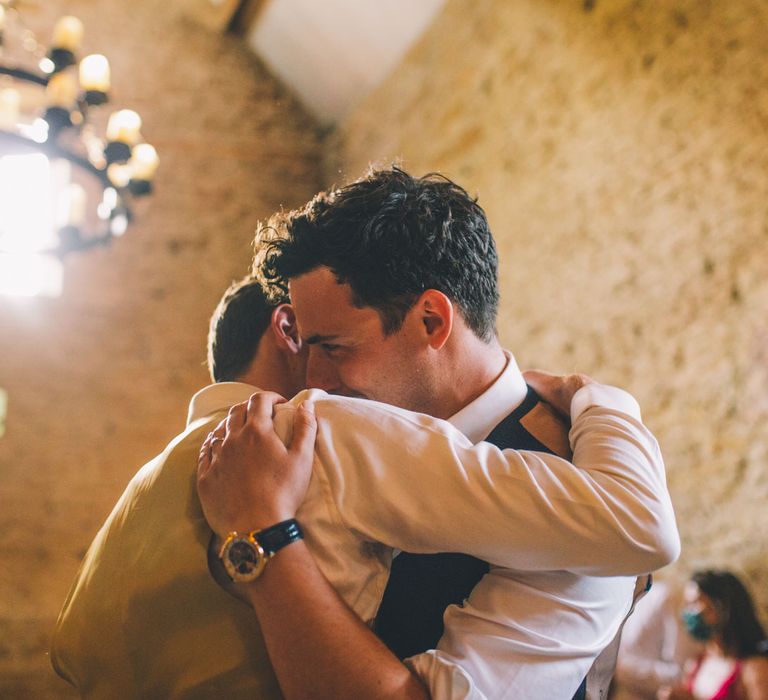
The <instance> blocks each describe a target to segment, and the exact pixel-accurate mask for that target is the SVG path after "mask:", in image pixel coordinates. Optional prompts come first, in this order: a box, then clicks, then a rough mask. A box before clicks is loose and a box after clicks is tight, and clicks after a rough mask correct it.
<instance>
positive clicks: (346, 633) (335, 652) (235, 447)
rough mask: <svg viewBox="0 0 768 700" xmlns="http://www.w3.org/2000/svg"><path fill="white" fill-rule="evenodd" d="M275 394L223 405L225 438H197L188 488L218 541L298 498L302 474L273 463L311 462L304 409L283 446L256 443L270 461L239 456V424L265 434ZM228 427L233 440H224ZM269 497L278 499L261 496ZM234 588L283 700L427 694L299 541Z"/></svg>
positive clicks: (278, 516)
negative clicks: (197, 455) (194, 472)
mask: <svg viewBox="0 0 768 700" xmlns="http://www.w3.org/2000/svg"><path fill="white" fill-rule="evenodd" d="M278 398H279V397H276V395H274V394H273V395H269V394H259V395H255V396H253V397H251V400H250V401H249V402H248V408H247V409H246V408H245V405H243V404H241V405H240V406H237V407H235V408H233V410H232V411H231V412H230V415H229V417H228V418H227V430H228V432H227V437H228V440H227V442H226V444H225V443H224V441H223V440H221V439H218V438H216V439H212V436H209V438H208V440H206V442H205V443H204V444H203V448H202V451H201V461H200V466H199V468H198V492H199V494H200V500H201V503H202V506H203V510H204V512H205V516H206V518H207V520H208V522H209V524H210V525H211V527H212V528H213V530H214V532H216V534H217V535H218V536H219V538H224V537H226V535H227V534H228V533H230V532H249V531H251V530H260V529H263V528H265V527H269V526H271V525H274V524H275V523H278V522H281V521H283V520H286V519H288V518H290V517H293V515H294V514H295V512H296V509H297V508H298V506H299V504H300V502H301V497H302V495H303V492H304V491H305V490H306V483H307V481H308V479H309V471H308V470H304V471H300V470H294V471H290V470H288V469H282V468H280V467H282V466H285V465H287V464H289V463H291V462H294V463H300V462H302V461H303V462H304V463H305V464H311V461H312V448H313V444H314V437H315V430H316V423H315V420H314V417H313V415H312V413H311V411H309V410H307V409H306V408H301V409H299V410H298V411H296V413H295V424H294V434H293V437H292V440H291V442H290V445H289V447H287V448H286V447H284V445H283V443H282V442H281V441H280V440H279V439H278V438H277V436H276V435H275V434H274V433H272V434H271V436H270V437H272V438H273V439H272V440H271V441H269V442H264V441H262V442H260V443H259V446H258V452H259V453H260V455H261V457H262V461H263V463H264V464H270V465H273V466H275V467H277V468H275V469H258V470H254V469H253V468H252V467H253V463H252V460H249V459H248V458H247V457H249V456H250V453H249V448H251V449H252V448H253V444H252V443H251V444H248V445H247V443H249V442H250V441H249V440H248V438H247V437H243V435H244V433H246V432H247V431H245V430H244V427H245V424H246V422H247V423H248V424H250V425H251V426H253V425H256V424H259V423H260V426H261V428H262V429H264V430H265V432H269V431H271V430H272V428H271V425H272V423H271V416H272V406H273V405H274V403H275V402H276V401H277V400H278ZM233 434H234V435H235V436H236V437H237V438H239V439H234V440H233V439H231V437H232V436H233ZM246 445H247V446H246ZM244 446H245V447H244ZM244 456H246V458H243V457H244ZM224 465H226V466H224ZM277 494H282V495H283V496H284V497H283V498H272V497H270V496H271V495H277ZM291 496H293V498H292V497H291ZM235 587H236V588H237V589H238V591H237V595H238V597H240V598H244V599H246V600H247V601H249V602H250V603H251V605H252V606H253V608H254V610H255V612H256V615H257V617H258V619H259V625H260V627H261V630H262V633H263V635H264V639H265V642H266V645H267V650H268V653H269V657H270V661H271V662H272V666H273V668H274V670H275V673H276V675H277V678H278V681H279V683H280V688H281V690H282V692H283V694H284V696H285V698H286V700H305V699H306V698H309V697H311V698H313V700H360V699H361V698H365V699H366V700H377V699H378V698H381V699H382V700H383V699H384V698H387V700H428V698H429V694H428V693H427V691H426V689H425V688H424V686H423V685H422V684H421V682H420V681H419V679H418V678H417V677H416V676H415V675H414V674H412V673H411V672H410V671H409V670H408V668H407V667H406V666H404V665H403V664H402V663H401V662H400V661H399V660H398V659H397V658H396V657H395V656H394V655H393V654H392V652H391V651H389V649H387V647H386V646H385V645H384V644H383V643H382V642H381V641H380V640H379V639H378V637H376V636H375V635H374V634H373V632H371V630H370V629H369V628H368V627H366V626H365V624H363V622H362V621H361V620H360V618H359V617H358V616H357V615H355V614H354V613H353V612H352V611H351V610H350V609H349V607H347V605H346V604H345V603H344V601H342V599H341V598H340V597H339V595H338V594H337V593H336V591H334V590H333V588H332V587H331V585H330V584H329V583H328V581H327V579H326V578H325V577H324V576H323V574H322V572H321V571H320V569H319V568H318V567H317V564H316V563H315V560H314V558H313V557H312V555H311V553H310V552H309V550H308V549H307V547H306V545H305V543H304V542H303V541H298V542H294V543H292V544H290V545H288V546H286V547H284V548H283V549H281V550H280V551H279V552H278V553H277V554H276V555H275V556H274V557H273V558H271V559H270V560H269V562H268V563H267V566H266V568H265V570H264V572H263V573H262V575H261V576H260V577H259V578H257V579H256V580H255V581H253V582H251V583H239V584H235Z"/></svg>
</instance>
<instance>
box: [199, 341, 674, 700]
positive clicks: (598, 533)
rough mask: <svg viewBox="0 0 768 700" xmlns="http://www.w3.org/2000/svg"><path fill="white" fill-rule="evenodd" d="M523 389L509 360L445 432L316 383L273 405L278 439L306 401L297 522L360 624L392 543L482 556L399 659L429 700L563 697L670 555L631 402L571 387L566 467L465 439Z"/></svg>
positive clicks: (661, 493) (657, 463)
mask: <svg viewBox="0 0 768 700" xmlns="http://www.w3.org/2000/svg"><path fill="white" fill-rule="evenodd" d="M236 386H237V385H216V386H214V387H209V388H208V389H206V390H204V392H206V394H205V396H199V395H198V396H196V397H195V399H193V405H192V407H191V417H192V418H193V419H194V417H195V415H201V413H202V411H203V410H205V411H206V412H209V411H210V410H211V408H214V405H213V404H215V399H216V398H217V397H216V396H214V395H213V394H212V393H211V392H215V393H218V392H221V394H222V398H225V396H224V395H226V399H227V400H231V399H233V398H236V397H234V396H233V394H236V393H237V390H236V388H235V387H236ZM239 387H245V385H239ZM240 390H241V391H242V390H243V389H240ZM524 396H525V384H524V381H523V379H522V376H521V374H520V371H519V369H518V368H517V365H516V364H515V362H514V358H512V357H511V355H510V356H509V360H508V364H507V368H506V369H505V371H504V372H503V373H502V375H501V376H500V377H499V379H498V380H497V381H496V382H495V383H494V385H493V386H491V387H490V388H489V389H488V391H486V392H485V393H484V394H483V395H482V396H480V397H479V398H478V399H476V400H475V401H473V402H472V403H471V404H470V405H469V406H467V407H465V408H464V409H463V410H462V411H460V412H459V413H458V414H456V416H454V418H453V419H452V421H451V422H452V423H454V424H455V426H456V427H454V426H453V425H451V424H450V423H448V422H445V421H440V420H437V419H435V418H431V417H429V416H425V415H422V414H415V413H411V412H409V411H405V410H402V409H399V408H396V407H393V406H389V405H386V404H379V403H375V402H370V401H364V400H361V399H348V398H342V397H333V396H329V395H327V394H325V393H324V392H321V391H318V390H311V391H307V392H302V393H301V394H299V395H298V396H297V397H294V399H292V400H291V401H290V402H288V403H287V404H282V405H280V406H279V407H278V408H277V411H276V419H275V424H276V430H277V432H278V434H279V435H280V436H281V437H283V438H284V439H288V437H289V434H290V431H291V426H292V415H293V410H294V409H295V407H296V406H297V405H298V404H300V403H301V402H303V401H305V400H310V401H312V402H313V403H314V406H315V413H316V415H317V418H318V435H317V442H316V447H315V461H314V464H313V475H312V479H311V480H310V484H309V489H308V493H307V498H306V500H305V502H304V504H303V505H302V507H301V508H300V509H299V512H298V514H297V517H298V519H299V520H300V522H301V523H302V526H303V528H304V531H305V538H306V540H307V544H308V546H309V547H310V549H311V551H312V552H313V554H314V556H315V559H316V561H317V564H318V566H319V567H320V569H321V570H322V572H323V574H324V575H325V576H326V577H327V578H328V580H329V581H330V583H331V585H333V587H334V588H335V589H336V590H337V591H338V592H339V593H340V595H341V596H342V598H343V599H344V600H345V601H346V602H347V604H349V605H350V606H351V607H352V609H353V610H354V611H355V612H356V613H357V614H358V615H359V616H360V617H361V618H362V619H364V620H372V619H373V617H374V616H375V614H376V610H377V609H378V606H379V603H380V601H381V597H382V594H383V591H384V587H385V585H386V582H387V578H388V573H389V565H390V563H391V557H392V551H393V549H402V550H405V551H409V552H415V553H434V552H445V551H459V552H464V553H467V554H471V555H474V556H476V557H479V558H481V559H484V560H485V561H488V562H489V563H491V565H492V570H491V572H490V573H489V574H488V575H486V576H485V577H484V578H483V580H482V581H481V582H480V583H479V584H478V586H476V588H475V589H474V591H473V592H472V595H471V597H470V599H469V601H468V602H467V604H465V605H464V606H463V607H461V608H460V607H457V606H451V607H450V608H449V610H448V611H447V612H446V616H445V621H446V627H445V634H444V636H443V638H442V640H441V641H440V644H439V645H438V649H437V650H434V651H430V652H427V653H425V654H421V655H419V656H417V657H413V658H412V659H411V660H410V661H409V663H410V664H411V666H412V668H413V669H414V670H415V671H416V673H418V674H419V675H420V676H421V678H422V679H423V680H424V682H425V683H426V684H427V685H428V687H429V689H430V692H431V694H432V697H433V698H435V699H436V700H441V699H442V698H451V699H452V700H453V699H458V698H474V699H477V700H480V699H483V698H488V699H490V698H512V697H515V698H519V697H525V698H529V699H531V698H542V699H544V698H546V700H551V699H552V698H566V699H568V698H570V697H571V696H572V695H573V693H574V692H575V690H576V688H577V687H578V685H579V684H580V683H581V680H582V679H583V677H584V676H585V675H586V673H587V671H588V669H589V667H590V666H591V664H592V661H593V660H594V658H595V657H596V656H597V654H598V653H599V652H600V650H602V648H603V647H604V646H605V645H607V644H608V643H609V642H610V641H611V639H612V638H613V636H614V634H615V632H616V630H617V629H618V626H619V624H620V623H621V621H622V620H623V618H624V616H625V614H626V612H627V609H628V607H629V604H630V601H631V597H632V591H633V587H634V576H636V575H638V574H641V573H645V572H647V571H650V570H653V569H656V568H658V567H660V566H664V565H665V564H667V563H669V562H670V561H671V560H673V559H674V558H675V557H676V556H677V554H678V552H679V539H678V534H677V529H676V525H675V520H674V513H673V510H672V505H671V502H670V500H669V494H668V492H667V488H666V483H665V477H664V465H663V461H662V458H661V455H660V453H659V450H658V445H657V443H656V441H655V439H654V438H653V436H652V435H651V434H650V432H649V431H648V430H647V429H646V428H645V427H644V426H643V425H642V423H641V421H640V413H639V408H638V406H637V403H636V402H635V401H634V399H633V398H632V397H631V396H630V395H629V394H626V393H625V392H623V391H621V390H619V389H615V388H613V387H606V386H602V385H596V384H593V385H589V386H587V387H584V388H583V389H581V390H580V391H579V392H578V393H577V394H576V396H575V397H574V402H573V405H572V421H573V427H572V429H571V435H570V436H571V444H572V448H573V450H574V457H573V462H574V464H575V465H576V466H575V467H574V466H573V465H572V464H570V463H569V462H566V461H565V460H563V459H560V458H559V457H556V456H554V455H548V454H543V453H535V452H516V451H513V450H500V449H498V448H496V447H494V446H493V445H490V444H488V443H482V444H480V445H477V446H473V444H472V440H478V439H480V438H482V437H485V436H486V435H488V434H489V433H490V432H491V430H492V429H493V428H494V427H495V425H496V424H497V423H498V422H499V421H500V420H502V419H503V418H504V417H505V416H506V415H507V414H508V413H510V412H511V411H512V410H513V409H514V408H515V407H516V406H517V405H518V404H519V403H520V402H521V401H522V399H523V398H524ZM244 398H247V397H245V396H242V397H241V398H240V399H239V400H243V399H244ZM219 407H220V406H219ZM459 429H460V430H462V431H466V434H464V433H463V432H459Z"/></svg>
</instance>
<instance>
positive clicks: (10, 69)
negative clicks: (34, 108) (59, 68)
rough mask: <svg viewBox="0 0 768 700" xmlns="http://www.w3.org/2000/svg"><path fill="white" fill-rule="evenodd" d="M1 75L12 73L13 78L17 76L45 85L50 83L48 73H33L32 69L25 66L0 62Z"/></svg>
mask: <svg viewBox="0 0 768 700" xmlns="http://www.w3.org/2000/svg"><path fill="white" fill-rule="evenodd" d="M0 75H10V76H11V77H12V78H16V79H17V80H25V81H27V82H28V83H35V84H37V85H42V86H43V87H46V86H47V85H48V80H49V77H50V76H47V75H39V74H37V73H33V72H32V71H28V70H26V69H25V68H16V67H14V66H4V65H2V64H0Z"/></svg>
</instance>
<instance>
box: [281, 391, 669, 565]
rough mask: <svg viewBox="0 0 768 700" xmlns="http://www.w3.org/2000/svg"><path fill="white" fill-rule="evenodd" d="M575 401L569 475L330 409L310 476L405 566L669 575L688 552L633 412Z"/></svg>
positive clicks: (365, 409)
mask: <svg viewBox="0 0 768 700" xmlns="http://www.w3.org/2000/svg"><path fill="white" fill-rule="evenodd" d="M529 381H530V377H529ZM540 388H542V387H540ZM571 396H573V408H574V410H573V427H572V429H571V433H570V438H571V444H572V446H573V463H570V462H568V461H567V460H565V459H561V458H559V457H557V456H554V455H550V454H544V453H538V452H526V451H515V450H500V449H498V448H496V447H494V446H493V445H490V444H488V443H481V444H479V445H472V444H470V443H469V441H468V440H467V439H466V438H465V437H464V436H463V435H461V434H460V433H458V431H456V430H455V429H454V428H453V427H452V426H450V425H449V424H448V423H446V422H444V421H438V420H436V419H433V418H429V417H427V416H423V415H419V414H413V413H409V412H407V411H402V410H400V409H397V408H394V407H391V406H383V405H380V404H371V403H370V402H362V401H349V400H341V399H337V398H333V397H327V396H321V398H319V399H317V400H316V401H315V408H316V412H317V416H318V439H317V446H316V455H317V458H316V469H315V472H316V475H317V477H318V478H319V479H323V480H325V481H326V484H325V485H326V486H327V488H326V489H325V491H326V492H327V493H329V494H331V497H332V499H333V501H334V503H333V505H334V507H335V509H336V510H337V511H338V514H339V517H340V518H341V520H342V521H343V522H344V524H345V525H346V526H347V527H348V528H349V529H351V530H352V531H354V532H357V533H359V534H360V536H361V537H363V538H364V539H368V540H371V541H375V542H382V543H384V544H386V545H388V546H390V547H394V548H397V549H402V550H405V551H408V552H414V553H431V552H464V553H467V554H472V555H473V556H476V557H479V558H481V559H484V560H485V561H488V562H490V563H492V564H496V565H498V566H504V567H508V568H513V569H524V570H527V571H537V570H539V571H547V570H559V569H567V570H569V571H573V572H575V573H581V574H587V575H593V576H624V575H630V576H631V575H639V574H643V573H647V572H649V571H652V570H655V569H658V568H660V567H662V566H664V565H666V564H668V563H670V562H671V561H673V560H674V559H675V558H676V557H677V555H678V553H679V546H680V543H679V537H678V533H677V527H676V524H675V517H674V511H673V508H672V503H671V500H670V497H669V492H668V490H667V486H666V480H665V474H664V463H663V460H662V457H661V454H660V451H659V448H658V444H657V442H656V440H655V438H654V437H653V435H652V434H651V433H650V431H649V430H648V429H647V428H646V427H645V426H644V425H643V424H642V422H641V420H640V412H639V408H638V407H637V403H636V402H635V401H634V399H633V398H632V397H631V396H630V395H629V394H627V393H626V392H623V391H621V390H620V389H616V388H614V387H607V386H603V385H598V384H590V385H588V386H585V387H583V388H581V389H580V390H579V391H578V392H577V393H576V394H575V395H574V394H573V392H571ZM546 398H550V397H549V396H547V397H546ZM570 404H571V401H570V396H569V397H568V402H567V403H566V404H565V409H566V410H567V407H568V406H569V405H570ZM278 418H279V416H278ZM574 465H575V466H574ZM374 493H375V494H377V497H376V498H367V497H361V494H374Z"/></svg>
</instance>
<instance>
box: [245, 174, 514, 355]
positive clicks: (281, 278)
mask: <svg viewBox="0 0 768 700" xmlns="http://www.w3.org/2000/svg"><path fill="white" fill-rule="evenodd" d="M275 232H277V235H275ZM256 250H257V255H256V260H255V262H254V270H255V272H256V273H257V274H261V275H263V276H264V278H265V279H266V280H267V281H268V283H269V284H271V285H278V286H282V287H283V288H285V286H286V283H287V281H288V280H290V278H292V277H297V276H299V275H302V274H304V273H306V272H310V271H312V270H314V269H316V268H318V267H323V266H325V267H328V268H329V269H330V270H332V271H333V273H334V274H335V275H336V279H337V281H338V282H339V283H340V284H344V283H347V284H349V286H350V287H351V289H352V293H353V301H354V303H355V305H356V306H358V307H364V306H370V307H373V308H374V309H376V310H377V311H378V312H379V315H380V317H381V321H382V328H383V330H384V333H386V334H388V335H389V334H391V333H394V332H396V331H397V330H399V329H400V327H401V326H402V324H403V320H404V318H405V315H406V313H407V312H408V311H409V310H410V309H411V307H412V306H413V304H414V303H415V302H416V300H417V299H418V297H419V296H420V295H421V293H422V292H424V291H425V290H426V289H437V290H438V291H441V292H443V293H444V294H445V295H446V296H447V297H448V298H449V299H451V301H453V302H454V303H455V304H456V305H457V306H458V309H459V312H460V313H461V315H462V317H463V318H464V320H465V321H466V323H467V325H468V326H469V327H470V328H471V329H472V331H473V332H474V333H475V334H476V335H477V336H478V337H479V338H481V339H483V340H485V341H490V340H491V339H492V338H493V336H494V335H495V333H496V314H497V312H498V305H499V292H498V256H497V253H496V245H495V243H494V240H493V236H492V235H491V231H490V229H489V227H488V221H487V219H486V216H485V212H483V210H482V208H481V207H480V206H479V205H478V204H477V201H476V199H474V198H473V197H470V196H469V194H468V193H467V191H466V190H465V189H464V188H462V187H460V186H459V185H457V184H456V183H455V182H452V181H451V180H449V179H448V178H447V177H444V176H443V175H440V174H438V173H430V174H428V175H425V176H424V177H418V178H416V177H412V176H411V175H409V174H408V173H407V172H405V171H404V170H401V169H400V168H397V167H392V168H390V169H387V170H373V171H371V172H369V173H368V174H367V175H366V176H365V177H363V178H362V179H360V180H357V181H356V182H353V183H351V184H349V185H346V186H345V187H342V188H340V189H337V190H334V191H331V192H329V193H321V194H319V195H317V196H316V197H315V198H314V199H313V200H312V201H311V202H309V203H308V204H307V205H306V206H305V207H304V208H303V209H300V210H297V211H293V212H290V213H287V214H281V215H278V216H277V217H276V218H274V219H273V220H272V221H270V223H269V225H268V226H266V227H263V228H262V229H261V230H260V232H257V239H256Z"/></svg>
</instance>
